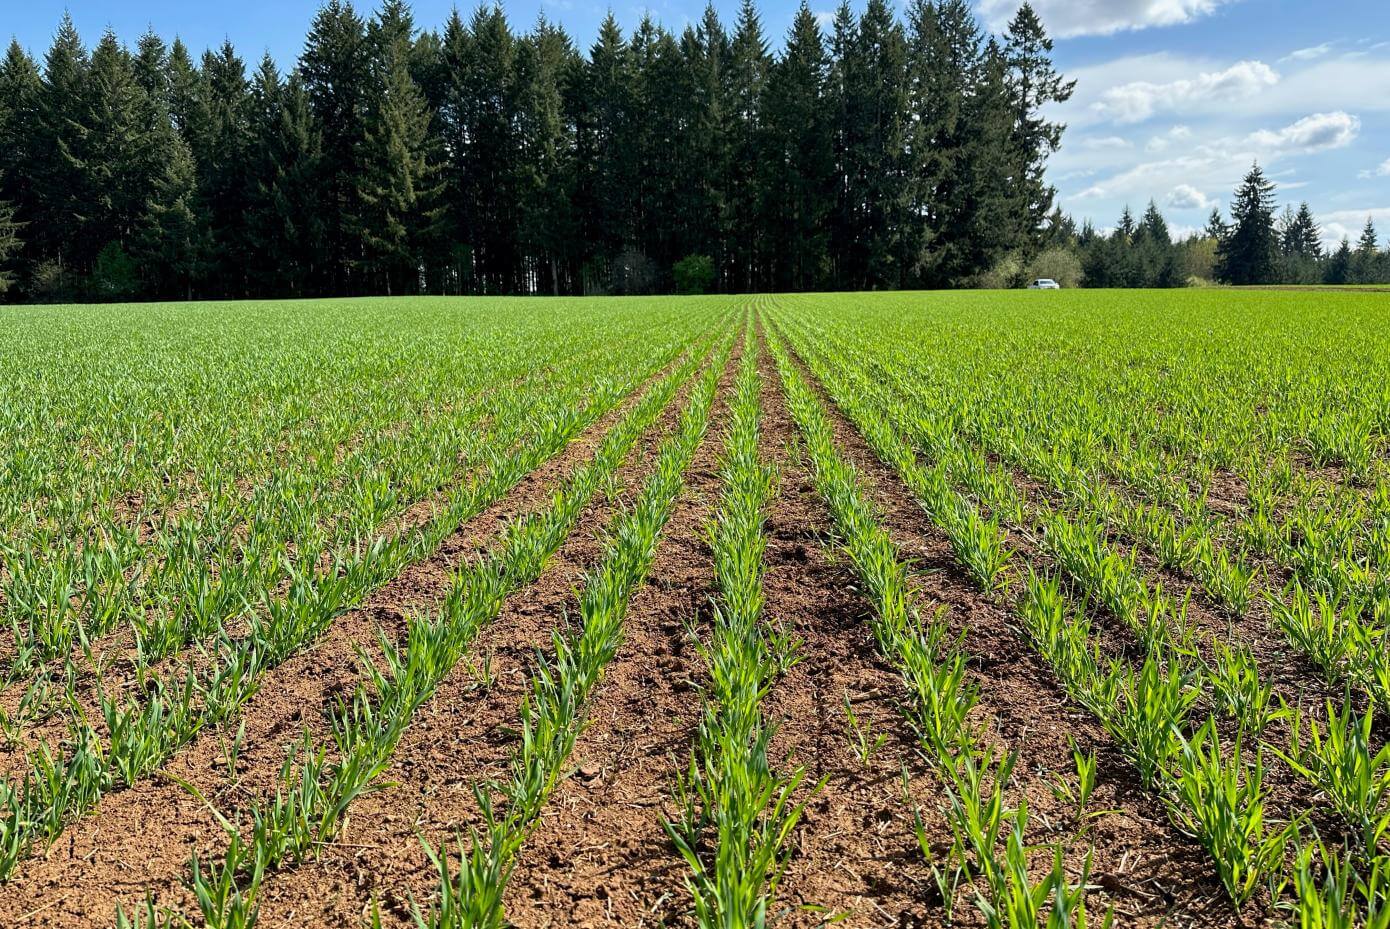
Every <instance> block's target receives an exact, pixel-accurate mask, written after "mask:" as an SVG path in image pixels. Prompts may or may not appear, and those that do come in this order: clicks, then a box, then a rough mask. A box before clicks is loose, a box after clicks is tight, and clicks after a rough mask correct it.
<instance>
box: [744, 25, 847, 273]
mask: <svg viewBox="0 0 1390 929" xmlns="http://www.w3.org/2000/svg"><path fill="white" fill-rule="evenodd" d="M828 73H829V59H828V57H827V55H826V50H825V43H824V39H823V38H822V36H821V31H820V25H819V23H817V22H816V17H815V14H814V13H812V12H811V8H810V6H809V5H808V4H807V2H806V0H802V2H801V5H800V6H799V7H798V8H797V11H796V17H795V18H794V19H793V20H792V25H791V30H790V31H789V33H788V35H787V41H786V50H785V52H784V54H783V56H782V59H781V60H780V61H778V62H776V63H774V64H773V66H772V70H771V73H770V74H769V76H768V86H767V101H766V104H765V106H764V112H765V114H766V124H767V140H768V141H767V150H766V153H765V159H764V165H765V174H764V178H765V179H764V181H763V183H762V185H761V187H762V189H761V197H762V201H763V202H762V206H761V208H760V209H759V213H760V214H761V215H762V216H764V217H766V218H767V222H768V228H767V233H768V237H769V240H768V253H769V254H770V255H772V256H774V260H775V261H776V269H775V272H774V275H773V278H772V280H771V286H772V287H773V288H774V289H776V290H810V289H813V288H816V287H821V286H824V284H825V283H826V281H827V275H828V273H829V268H830V258H829V247H830V241H829V234H828V232H827V230H826V228H825V224H826V221H827V219H828V217H829V214H830V211H831V208H832V206H833V195H834V168H835V163H834V153H833V151H832V148H831V139H830V131H829V121H828V119H827V113H826V101H827V93H826V81H827V79H828Z"/></svg>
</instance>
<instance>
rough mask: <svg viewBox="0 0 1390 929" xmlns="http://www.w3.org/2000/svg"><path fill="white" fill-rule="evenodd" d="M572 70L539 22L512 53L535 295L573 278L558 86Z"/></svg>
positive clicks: (566, 142)
mask: <svg viewBox="0 0 1390 929" xmlns="http://www.w3.org/2000/svg"><path fill="white" fill-rule="evenodd" d="M580 67H581V65H580V62H579V55H578V53H577V52H576V51H575V48H574V44H573V43H572V42H571V41H570V38H569V36H568V35H566V34H565V32H564V30H563V29H560V28H558V27H556V26H553V25H551V24H550V23H549V22H547V21H546V20H545V19H544V18H543V17H542V18H541V20H540V21H539V22H538V23H537V25H536V28H535V30H534V31H533V32H532V33H531V35H530V36H528V37H527V38H526V39H525V40H524V41H523V43H522V47H521V48H520V49H519V52H518V56H517V86H518V97H519V107H518V109H519V114H520V119H521V130H520V133H521V137H522V138H523V139H524V140H526V143H525V145H524V146H523V149H524V150H523V152H522V164H521V173H520V178H519V180H518V188H519V189H518V196H519V197H520V200H521V210H522V213H521V223H520V226H519V229H518V233H517V234H518V238H519V240H520V248H521V250H522V252H523V253H524V254H526V255H527V256H528V257H529V259H530V262H531V272H532V274H533V276H534V278H535V288H534V289H535V290H537V291H539V292H541V293H552V294H559V293H563V292H569V291H571V290H572V289H573V288H574V286H575V281H576V278H577V267H576V259H577V257H578V254H579V250H578V248H577V247H576V246H575V242H574V239H575V237H576V234H577V226H576V217H575V215H574V209H573V205H572V197H573V194H574V156H573V132H572V131H571V127H570V123H569V120H568V118H567V112H566V103H565V87H566V84H567V83H568V82H569V81H570V80H571V79H572V75H574V74H575V73H576V72H577V71H578V70H579V68H580ZM669 144H671V145H674V144H676V140H674V139H670V140H669ZM668 163H669V159H668ZM673 208H674V207H673Z"/></svg>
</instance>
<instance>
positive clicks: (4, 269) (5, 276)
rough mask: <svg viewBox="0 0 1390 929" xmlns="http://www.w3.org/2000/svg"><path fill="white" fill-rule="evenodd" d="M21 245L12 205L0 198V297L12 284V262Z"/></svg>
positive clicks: (13, 280)
mask: <svg viewBox="0 0 1390 929" xmlns="http://www.w3.org/2000/svg"><path fill="white" fill-rule="evenodd" d="M21 245H22V243H21V242H20V239H19V223H18V222H17V221H16V220H15V215H14V207H13V206H11V205H10V204H9V203H7V202H6V201H4V200H0V297H3V296H4V295H5V294H6V293H8V292H9V290H10V288H11V287H13V286H14V283H15V278H16V275H15V270H14V266H13V264H12V262H13V261H14V259H15V257H16V256H17V255H18V254H19V250H20V246H21Z"/></svg>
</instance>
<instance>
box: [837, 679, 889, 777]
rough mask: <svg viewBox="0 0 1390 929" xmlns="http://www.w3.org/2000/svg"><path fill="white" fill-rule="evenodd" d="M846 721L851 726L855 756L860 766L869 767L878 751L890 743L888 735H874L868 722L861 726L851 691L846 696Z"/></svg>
mask: <svg viewBox="0 0 1390 929" xmlns="http://www.w3.org/2000/svg"><path fill="white" fill-rule="evenodd" d="M844 704H845V719H846V721H847V722H848V725H849V742H850V746H851V747H852V748H853V749H854V756H855V757H856V758H858V759H859V763H860V765H862V766H864V767H866V768H867V767H868V766H869V762H870V761H872V760H873V757H874V755H875V754H877V753H878V750H879V749H880V748H882V747H883V743H885V742H887V741H888V733H886V732H879V733H874V732H873V731H872V729H871V727H870V725H869V724H868V723H867V722H866V723H864V724H862V725H861V724H860V722H859V717H858V716H856V715H855V712H854V703H853V702H852V701H851V700H850V698H849V691H848V690H846V691H845V694H844Z"/></svg>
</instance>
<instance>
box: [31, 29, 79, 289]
mask: <svg viewBox="0 0 1390 929" xmlns="http://www.w3.org/2000/svg"><path fill="white" fill-rule="evenodd" d="M89 64H90V63H89V60H88V57H87V50H86V48H85V47H83V45H82V40H81V39H80V38H79V37H78V35H77V30H76V29H75V28H74V27H73V24H72V18H71V17H69V16H66V15H65V16H64V17H63V21H62V23H61V24H60V25H59V27H58V33H57V35H56V36H54V39H53V45H52V46H51V47H50V48H49V50H48V54H47V55H46V56H45V57H44V69H43V79H42V81H41V82H40V84H39V89H38V93H37V94H36V96H35V101H34V104H35V114H34V131H33V135H32V144H33V148H32V149H31V151H30V156H31V159H30V161H29V162H28V173H29V175H30V178H29V180H30V182H31V184H32V186H33V191H34V195H33V199H34V201H35V207H34V208H33V209H28V210H26V211H25V214H24V215H25V217H26V218H27V219H28V220H29V222H30V225H29V227H28V234H29V238H30V240H31V242H32V246H31V247H32V249H33V252H34V258H35V260H36V262H43V263H44V264H46V265H47V267H45V268H43V269H41V274H40V275H39V276H40V277H42V278H43V281H44V283H43V284H42V285H41V289H43V290H45V291H47V292H48V295H51V296H61V295H63V294H64V293H65V292H66V291H68V289H69V288H70V287H71V286H72V280H73V277H74V275H75V274H85V273H86V272H87V271H88V270H89V269H90V262H91V261H92V260H94V259H95V257H96V250H95V249H93V248H91V246H90V241H91V239H92V238H93V236H92V232H93V230H92V227H91V224H90V219H89V210H88V202H89V200H90V193H91V192H90V191H89V190H88V189H87V187H86V184H87V179H88V174H87V166H86V163H85V162H84V161H83V155H84V148H85V145H86V139H87V127H86V125H85V124H84V122H83V121H84V120H85V119H86V117H87V115H88V113H89V111H90V107H89V105H88V102H87V97H88V83H87V71H88V68H89Z"/></svg>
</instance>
